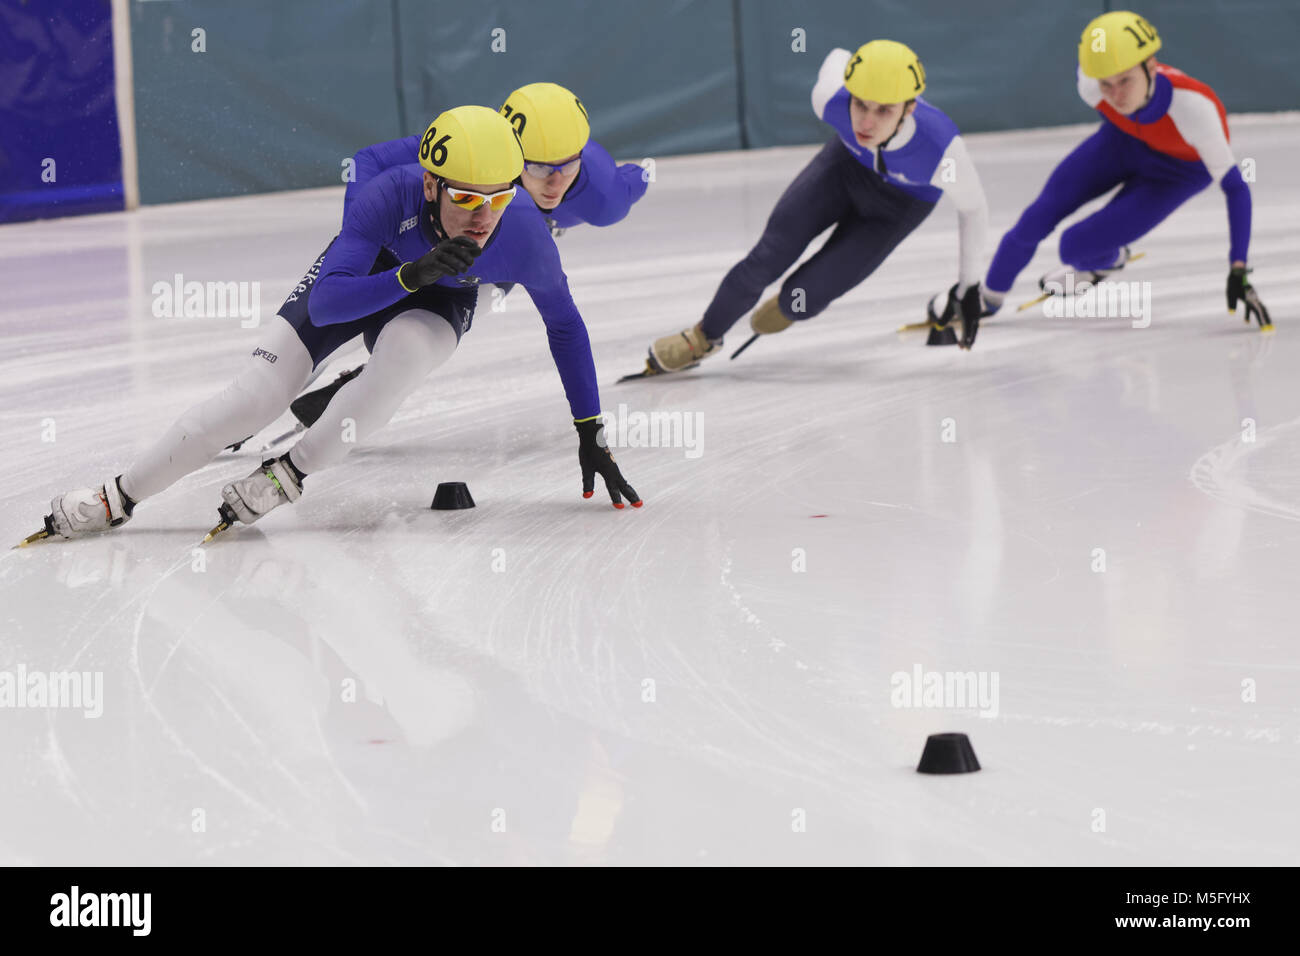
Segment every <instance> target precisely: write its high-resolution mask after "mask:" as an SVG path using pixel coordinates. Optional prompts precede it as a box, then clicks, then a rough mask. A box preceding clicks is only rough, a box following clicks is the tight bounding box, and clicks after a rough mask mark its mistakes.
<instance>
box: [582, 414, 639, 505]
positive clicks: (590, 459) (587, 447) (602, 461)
mask: <svg viewBox="0 0 1300 956" xmlns="http://www.w3.org/2000/svg"><path fill="white" fill-rule="evenodd" d="M573 424H574V427H575V428H577V429H578V464H579V465H581V466H582V497H584V498H590V497H591V496H592V495H593V494H595V489H596V474H597V473H599V474H600V477H602V478H604V479H605V490H606V491H608V492H609V498H610V501H612V502H613V504H614V507H615V508H622V507H623V496H626V497H627V500H628V501H630V502H632V507H633V508H640V507H641V498H640V496H639V495H637V493H636V491H635V490H633V488H632V486H631V485H629V484H628V483H627V481H626V480H625V479H624V478H623V473H622V472H621V471H619V470H618V465H616V464H614V456H613V455H611V454H610V453H609V448H608V447H607V446H606V444H605V425H604V423H603V422H602V421H601V420H600V419H599V418H588V419H586V420H585V421H581V422H574V423H573Z"/></svg>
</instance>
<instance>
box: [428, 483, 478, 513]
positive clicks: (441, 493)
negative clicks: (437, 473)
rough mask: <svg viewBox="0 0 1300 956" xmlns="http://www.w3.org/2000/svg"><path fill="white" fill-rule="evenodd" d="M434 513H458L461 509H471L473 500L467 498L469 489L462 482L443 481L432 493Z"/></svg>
mask: <svg viewBox="0 0 1300 956" xmlns="http://www.w3.org/2000/svg"><path fill="white" fill-rule="evenodd" d="M429 507H431V508H432V509H433V510H434V511H458V510H459V509H461V508H473V507H474V499H473V498H471V497H470V496H469V489H468V488H467V487H465V482H463V481H444V482H442V484H440V485H438V490H437V491H435V492H434V493H433V504H432V505H430V506H429Z"/></svg>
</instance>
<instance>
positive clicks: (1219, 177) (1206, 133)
mask: <svg viewBox="0 0 1300 956" xmlns="http://www.w3.org/2000/svg"><path fill="white" fill-rule="evenodd" d="M1169 118H1170V119H1172V120H1173V121H1174V125H1175V126H1176V127H1178V132H1179V133H1181V134H1182V137H1183V139H1185V140H1187V143H1188V145H1189V146H1191V147H1192V148H1193V149H1194V150H1196V153H1197V155H1198V156H1200V157H1201V162H1203V163H1204V164H1205V168H1206V169H1208V170H1209V171H1210V175H1211V176H1212V177H1213V178H1214V181H1215V182H1216V183H1218V182H1222V181H1223V177H1224V175H1225V174H1227V173H1228V172H1229V171H1230V170H1231V169H1232V168H1233V167H1234V166H1236V165H1237V161H1236V159H1235V158H1234V157H1233V155H1232V147H1231V146H1229V145H1228V137H1227V136H1226V135H1224V132H1223V124H1222V123H1221V122H1220V120H1219V108H1218V107H1217V106H1215V105H1214V102H1213V101H1212V100H1211V99H1210V98H1209V97H1207V96H1204V95H1202V94H1201V93H1198V92H1196V91H1195V90H1188V89H1182V88H1180V87H1174V95H1173V98H1172V99H1171V100H1170V101H1169Z"/></svg>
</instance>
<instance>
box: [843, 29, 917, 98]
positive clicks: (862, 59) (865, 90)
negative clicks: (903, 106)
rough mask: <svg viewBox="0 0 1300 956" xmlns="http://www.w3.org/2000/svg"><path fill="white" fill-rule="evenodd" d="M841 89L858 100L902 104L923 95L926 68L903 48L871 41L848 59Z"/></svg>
mask: <svg viewBox="0 0 1300 956" xmlns="http://www.w3.org/2000/svg"><path fill="white" fill-rule="evenodd" d="M844 86H845V88H846V89H847V90H848V91H849V92H850V93H852V94H853V95H854V96H856V97H857V98H858V99H860V100H872V101H874V102H876V103H905V102H906V101H907V100H911V99H915V98H916V97H918V96H920V95H921V93H922V92H924V90H925V67H923V66H921V61H920V59H919V58H918V57H917V55H916V54H915V53H913V52H912V50H911V48H910V47H908V46H907V45H906V44H903V43H896V42H895V41H893V40H872V41H871V42H870V43H867V44H864V45H863V46H860V47H858V52H857V53H855V54H853V56H852V57H850V58H849V65H848V66H847V67H846V68H845V70H844Z"/></svg>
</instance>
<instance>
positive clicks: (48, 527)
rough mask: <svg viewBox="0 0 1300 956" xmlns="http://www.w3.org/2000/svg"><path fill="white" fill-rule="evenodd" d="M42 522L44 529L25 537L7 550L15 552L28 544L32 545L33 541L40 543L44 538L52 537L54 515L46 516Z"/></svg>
mask: <svg viewBox="0 0 1300 956" xmlns="http://www.w3.org/2000/svg"><path fill="white" fill-rule="evenodd" d="M44 521H45V527H44V528H42V529H41V530H40V531H37V532H36V533H35V534H29V535H28V536H27V537H25V538H23V540H21V541H19V542H18V543H17V544H16V545H14V546H13V547H12V548H10V549H9V550H10V551H17V550H18V549H19V548H25V547H27V546H28V545H29V544H32V543H33V542H35V541H41V540H43V539H45V538H52V537H54V534H55V532H54V515H46V516H45V519H44Z"/></svg>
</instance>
